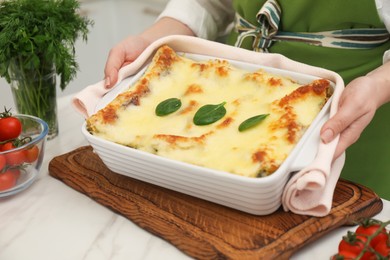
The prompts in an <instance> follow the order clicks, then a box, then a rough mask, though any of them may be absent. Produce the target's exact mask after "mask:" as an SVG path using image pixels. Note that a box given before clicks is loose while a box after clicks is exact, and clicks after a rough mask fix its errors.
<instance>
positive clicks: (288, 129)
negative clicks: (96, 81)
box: [87, 46, 331, 177]
mask: <svg viewBox="0 0 390 260" xmlns="http://www.w3.org/2000/svg"><path fill="white" fill-rule="evenodd" d="M330 95H331V88H330V83H329V81H327V80H325V79H318V80H313V81H312V82H310V83H308V84H299V83H298V82H296V81H295V80H293V79H291V78H289V77H285V76H280V75H274V74H272V73H270V72H267V71H265V70H264V69H258V70H256V71H248V70H245V69H242V68H239V67H237V66H233V65H232V64H231V63H230V62H229V61H227V60H223V59H209V60H205V61H196V60H193V59H190V58H188V57H186V56H185V54H178V53H176V52H175V51H174V50H173V49H171V48H170V47H169V46H162V47H160V48H159V49H158V50H157V52H156V53H155V55H154V56H153V59H152V61H151V63H150V64H149V66H148V67H147V69H146V71H145V72H144V73H143V75H142V76H140V77H139V78H138V79H137V80H136V81H135V82H134V83H133V84H131V86H129V87H128V88H127V89H126V90H125V91H123V92H122V93H120V94H119V95H118V96H117V97H116V98H115V99H113V101H111V102H110V103H109V104H108V105H107V106H105V107H104V108H102V109H101V110H99V111H97V113H96V114H94V115H92V116H91V117H89V118H88V119H87V129H88V131H89V132H90V133H91V134H93V135H95V136H97V137H99V138H103V139H106V140H109V141H112V142H115V143H118V144H121V145H125V146H128V147H131V148H134V149H139V150H142V151H146V152H149V153H153V154H156V155H159V156H163V157H166V158H170V159H174V160H178V161H182V162H186V163H190V164H194V165H198V166H202V167H207V168H211V169H216V170H220V171H224V172H227V173H232V174H237V175H240V176H247V177H262V176H267V175H270V174H272V173H273V172H275V171H276V170H277V169H278V168H279V167H280V165H281V164H282V163H283V161H284V160H285V159H286V158H287V157H288V155H289V153H290V152H291V151H292V149H293V148H294V146H295V145H296V144H297V143H298V141H299V140H300V138H301V137H302V135H303V134H304V132H305V130H306V129H307V128H308V127H309V126H310V124H311V123H312V121H313V120H314V119H315V117H316V116H317V114H318V113H319V112H320V111H321V109H322V107H323V106H324V104H325V103H326V101H327V99H328V98H329V97H330ZM199 118H200V121H199ZM202 120H203V121H202Z"/></svg>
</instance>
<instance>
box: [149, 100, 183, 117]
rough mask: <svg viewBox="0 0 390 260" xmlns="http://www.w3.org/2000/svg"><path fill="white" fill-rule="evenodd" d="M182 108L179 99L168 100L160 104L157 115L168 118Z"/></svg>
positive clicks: (156, 111)
mask: <svg viewBox="0 0 390 260" xmlns="http://www.w3.org/2000/svg"><path fill="white" fill-rule="evenodd" d="M180 107H181V101H180V99H178V98H168V99H166V100H164V101H162V102H160V103H159V104H158V105H157V106H156V110H155V113H156V115H157V116H166V115H169V114H171V113H173V112H175V111H177V110H178V109H179V108H180Z"/></svg>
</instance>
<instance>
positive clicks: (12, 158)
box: [5, 150, 26, 166]
mask: <svg viewBox="0 0 390 260" xmlns="http://www.w3.org/2000/svg"><path fill="white" fill-rule="evenodd" d="M5 159H6V160H7V164H8V165H10V166H18V165H21V164H23V163H24V162H25V159H26V155H25V151H24V150H19V151H14V152H9V153H7V154H5Z"/></svg>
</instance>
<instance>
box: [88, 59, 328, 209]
mask: <svg viewBox="0 0 390 260" xmlns="http://www.w3.org/2000/svg"><path fill="white" fill-rule="evenodd" d="M182 54H183V53H182ZM185 56H186V57H188V58H190V59H193V60H209V59H215V58H218V57H211V56H206V55H199V54H192V53H185ZM226 60H228V61H229V62H230V63H231V64H232V65H233V66H235V67H238V68H242V69H245V70H248V71H254V70H258V69H260V68H261V69H264V70H265V71H268V72H270V73H273V74H277V75H281V76H287V77H290V78H292V79H294V80H295V81H297V82H299V83H301V84H306V83H309V82H311V81H313V80H315V79H318V77H315V76H312V75H307V74H303V73H296V72H291V71H287V70H282V69H278V68H272V67H267V66H260V65H255V64H250V63H246V62H242V61H236V60H230V59H226ZM146 67H147V66H144V68H143V69H141V70H140V71H139V72H138V73H137V74H136V75H134V76H131V77H128V78H126V79H124V80H123V81H121V82H120V83H119V84H118V85H117V86H116V87H115V88H114V89H113V90H111V91H110V92H108V93H107V94H106V95H105V96H104V97H103V98H102V99H101V100H100V102H99V103H98V105H97V107H96V109H95V111H98V110H99V109H101V108H103V107H104V106H105V105H106V104H108V103H109V102H110V101H111V100H113V99H114V98H115V97H116V95H117V94H119V93H120V92H122V91H123V90H125V89H126V88H128V86H129V85H131V84H132V83H133V82H135V81H136V80H137V79H138V78H139V77H141V76H142V74H143V73H144V71H145V69H146ZM331 87H332V88H334V84H333V83H332V82H331ZM331 101H332V97H331V98H330V99H329V100H328V102H327V103H326V104H325V106H324V107H323V108H322V110H321V111H320V113H319V114H318V115H317V117H316V119H315V120H314V121H313V122H312V124H311V126H310V127H309V128H308V129H307V130H306V132H305V134H304V135H303V136H302V138H301V139H300V141H299V142H298V143H297V145H296V146H295V148H294V149H293V150H292V152H291V153H290V154H289V156H288V157H287V159H286V160H285V161H284V162H283V164H282V165H281V166H280V167H279V169H278V170H277V171H276V172H274V173H273V174H272V175H269V176H266V177H261V178H248V177H243V176H238V175H234V174H230V173H226V172H222V171H218V170H213V169H209V168H204V167H200V166H196V165H192V164H188V163H184V162H179V161H175V160H171V159H167V158H164V157H160V156H157V155H154V154H149V153H147V152H143V151H140V150H136V149H133V148H129V147H126V146H122V145H119V144H116V143H113V142H110V141H106V140H104V139H101V138H98V137H96V136H93V135H91V134H90V133H89V132H88V131H87V129H86V124H84V125H83V127H82V132H83V134H84V135H85V136H86V138H87V140H88V141H89V143H90V144H91V145H92V147H93V148H94V151H95V152H96V153H97V154H98V155H99V157H100V158H101V159H102V160H103V162H104V163H105V165H106V166H107V167H108V168H109V169H110V170H112V171H114V172H117V173H119V174H123V175H126V176H129V177H132V178H135V179H139V180H142V181H145V182H148V183H152V184H155V185H158V186H161V187H165V188H168V189H172V190H175V191H178V192H182V193H185V194H188V195H192V196H195V197H198V198H201V199H205V200H209V201H212V202H215V203H218V204H221V205H224V206H228V207H231V208H234V209H237V210H241V211H244V212H248V213H251V214H256V215H266V214H270V213H272V212H274V211H276V210H277V209H278V208H279V207H280V205H281V196H282V193H283V189H284V186H285V184H286V182H287V180H288V179H289V177H290V175H291V173H292V172H295V171H298V170H300V169H302V168H303V167H305V166H306V165H308V164H309V163H310V162H311V161H312V160H313V159H314V157H315V155H316V152H317V148H318V144H319V142H320V139H319V131H320V128H321V126H322V124H323V123H324V122H325V121H326V120H327V119H328V117H329V107H330V103H331Z"/></svg>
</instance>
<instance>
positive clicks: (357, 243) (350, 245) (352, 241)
mask: <svg viewBox="0 0 390 260" xmlns="http://www.w3.org/2000/svg"><path fill="white" fill-rule="evenodd" d="M366 241H367V238H366V237H363V236H362V237H361V236H356V235H355V234H353V232H348V235H347V236H346V237H343V239H342V240H341V241H340V243H339V252H346V251H348V252H352V253H356V254H360V252H361V251H362V250H363V248H364V243H365V242H366Z"/></svg>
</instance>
